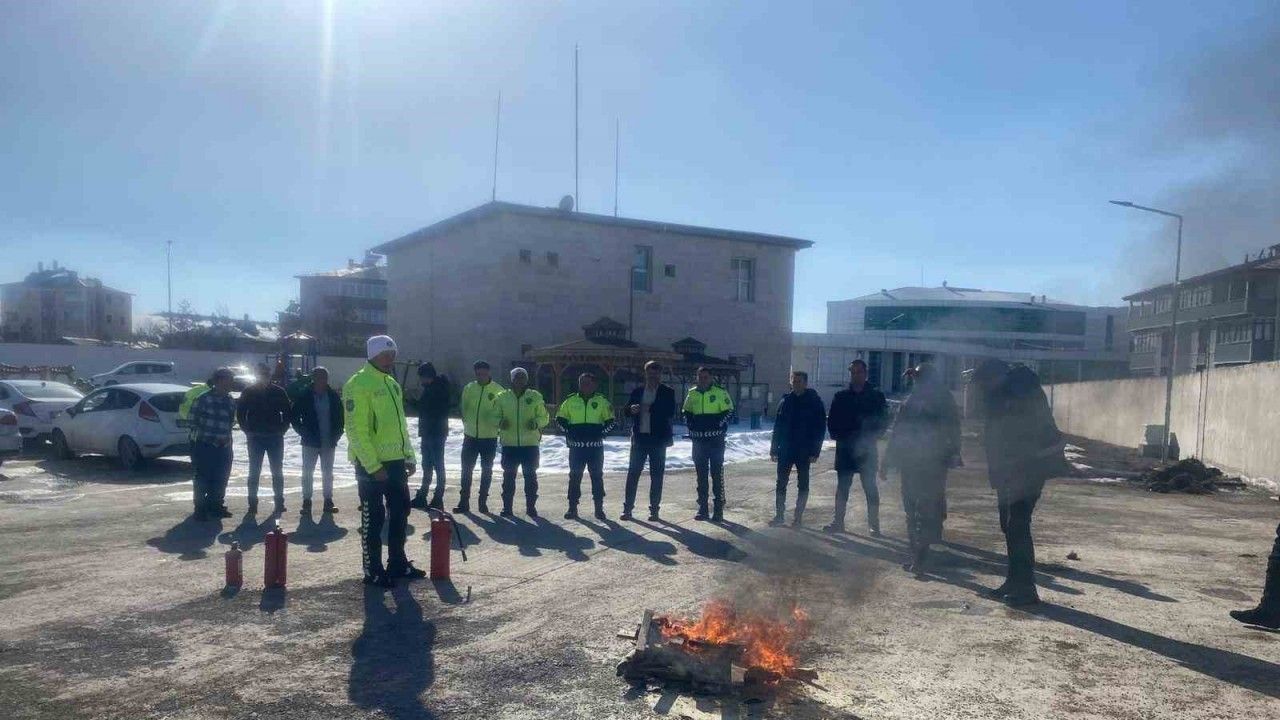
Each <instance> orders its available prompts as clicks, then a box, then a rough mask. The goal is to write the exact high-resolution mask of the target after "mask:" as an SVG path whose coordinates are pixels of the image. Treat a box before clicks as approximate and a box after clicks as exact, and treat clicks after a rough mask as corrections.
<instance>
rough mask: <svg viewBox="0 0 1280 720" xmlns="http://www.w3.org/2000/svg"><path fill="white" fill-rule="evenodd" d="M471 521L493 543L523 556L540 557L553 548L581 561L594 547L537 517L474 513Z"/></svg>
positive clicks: (588, 542) (589, 540)
mask: <svg viewBox="0 0 1280 720" xmlns="http://www.w3.org/2000/svg"><path fill="white" fill-rule="evenodd" d="M471 521H472V522H474V523H475V524H476V526H477V527H479V528H480V529H481V530H483V531H484V532H485V534H487V535H488V536H489V538H490V539H491V540H493V541H494V542H499V543H503V544H504V545H514V546H516V549H518V550H519V551H520V554H521V555H524V556H525V557H539V556H541V555H542V551H543V550H544V549H546V550H555V551H558V552H562V553H564V554H565V557H567V558H569V559H570V560H575V561H579V562H581V561H584V560H586V559H587V550H590V549H591V548H593V547H595V541H593V540H591V538H585V537H580V536H578V535H574V534H573V533H571V532H569V531H568V530H565V529H564V528H562V527H560V526H559V525H556V524H555V523H553V522H551V521H549V520H547V519H546V518H544V517H541V516H539V517H538V518H536V519H535V520H534V522H529V521H528V520H526V519H525V518H521V517H513V518H502V517H494V518H486V517H484V516H482V515H474V516H472V517H471Z"/></svg>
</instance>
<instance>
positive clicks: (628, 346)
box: [525, 317, 683, 363]
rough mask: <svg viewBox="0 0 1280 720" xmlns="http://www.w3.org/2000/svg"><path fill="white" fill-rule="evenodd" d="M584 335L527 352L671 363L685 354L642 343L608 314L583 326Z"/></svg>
mask: <svg viewBox="0 0 1280 720" xmlns="http://www.w3.org/2000/svg"><path fill="white" fill-rule="evenodd" d="M582 334H583V335H584V337H583V338H581V339H579V340H571V341H569V342H565V343H559V344H557V345H548V346H546V347H540V348H534V349H533V350H530V351H528V352H527V353H525V355H526V356H527V357H528V358H530V359H531V360H535V361H537V362H557V361H560V362H590V361H593V360H605V361H610V362H618V361H633V362H638V363H643V362H645V361H647V360H660V361H663V362H667V363H671V362H676V361H679V360H680V359H681V358H682V357H683V356H682V355H680V354H678V353H674V352H671V351H670V350H663V349H661V348H655V347H648V346H645V345H641V344H639V343H637V342H635V341H634V340H628V339H627V326H626V325H624V324H623V323H620V322H618V321H617V320H614V319H613V318H609V317H601V318H600V319H598V320H596V321H595V322H593V323H591V324H590V325H583V326H582Z"/></svg>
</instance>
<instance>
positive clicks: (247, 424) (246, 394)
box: [236, 383, 293, 435]
mask: <svg viewBox="0 0 1280 720" xmlns="http://www.w3.org/2000/svg"><path fill="white" fill-rule="evenodd" d="M292 411H293V406H292V405H291V404H290V402H289V394H288V393H286V392H285V391H284V388H282V387H280V386H279V385H276V384H275V383H267V384H265V385H264V384H262V383H254V384H253V385H250V386H249V387H247V388H245V389H244V391H243V392H241V393H240V399H239V400H238V401H237V402H236V422H238V423H240V429H241V430H244V431H245V432H246V433H247V434H250V435H283V434H285V432H286V431H287V430H288V429H289V416H290V414H291V413H292Z"/></svg>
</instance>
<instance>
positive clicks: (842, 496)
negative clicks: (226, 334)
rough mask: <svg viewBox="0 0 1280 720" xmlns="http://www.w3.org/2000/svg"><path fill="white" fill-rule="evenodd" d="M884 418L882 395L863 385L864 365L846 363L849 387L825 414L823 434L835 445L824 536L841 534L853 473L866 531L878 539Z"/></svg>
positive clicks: (884, 404) (833, 399) (865, 378)
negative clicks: (832, 504) (831, 506)
mask: <svg viewBox="0 0 1280 720" xmlns="http://www.w3.org/2000/svg"><path fill="white" fill-rule="evenodd" d="M888 417H889V405H888V403H887V402H885V399H884V393H882V392H880V391H879V390H877V389H876V388H874V387H872V386H871V385H869V384H868V383H867V364H866V363H865V362H863V361H861V360H854V361H853V362H851V363H849V387H847V388H845V389H844V390H841V391H840V392H838V393H836V396H835V397H834V398H832V399H831V410H830V411H829V412H828V413H827V431H828V432H830V433H831V439H832V440H835V441H836V512H835V518H834V519H832V521H831V524H830V525H828V526H826V527H825V528H823V529H824V530H826V531H827V532H831V533H842V532H844V514H845V507H846V506H847V505H848V504H849V490H850V489H851V488H852V487H853V475H854V473H857V474H858V479H859V480H861V481H862V492H863V494H865V495H866V496H867V528H868V529H869V530H871V534H872V535H874V536H877V537H878V536H879V535H880V491H879V489H878V488H876V471H877V469H878V467H877V466H878V465H879V462H880V456H879V452H878V451H877V449H876V441H877V440H879V439H880V436H881V435H882V434H883V433H884V429H885V424H886V422H887V420H888Z"/></svg>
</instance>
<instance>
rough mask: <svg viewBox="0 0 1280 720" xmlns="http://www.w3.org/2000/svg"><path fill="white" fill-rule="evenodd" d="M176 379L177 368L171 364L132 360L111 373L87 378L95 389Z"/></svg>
mask: <svg viewBox="0 0 1280 720" xmlns="http://www.w3.org/2000/svg"><path fill="white" fill-rule="evenodd" d="M177 379H178V372H177V367H176V366H175V365H174V364H173V363H171V362H156V361H154V360H134V361H132V362H127V363H125V364H123V365H121V366H120V367H118V368H116V369H115V370H112V371H111V372H104V373H98V374H97V375H94V376H92V377H90V378H89V381H90V382H92V383H93V384H94V385H95V386H97V387H107V386H108V385H120V384H123V383H164V382H174V381H176V380H177Z"/></svg>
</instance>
